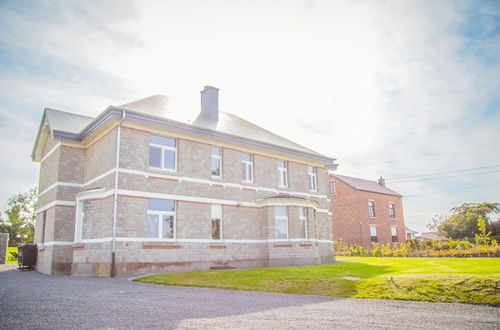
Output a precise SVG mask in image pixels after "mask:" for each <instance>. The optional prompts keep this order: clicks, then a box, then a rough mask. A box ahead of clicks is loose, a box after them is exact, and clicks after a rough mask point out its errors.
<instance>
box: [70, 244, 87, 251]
mask: <svg viewBox="0 0 500 330" xmlns="http://www.w3.org/2000/svg"><path fill="white" fill-rule="evenodd" d="M72 247H73V250H83V248H84V247H85V244H84V243H75V244H73V245H72Z"/></svg>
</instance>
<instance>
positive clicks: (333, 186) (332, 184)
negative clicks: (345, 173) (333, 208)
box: [330, 181, 337, 195]
mask: <svg viewBox="0 0 500 330" xmlns="http://www.w3.org/2000/svg"><path fill="white" fill-rule="evenodd" d="M336 193H337V185H336V184H335V181H330V194H332V195H335V194H336Z"/></svg>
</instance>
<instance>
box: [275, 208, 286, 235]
mask: <svg viewBox="0 0 500 330" xmlns="http://www.w3.org/2000/svg"><path fill="white" fill-rule="evenodd" d="M274 230H275V237H276V239H288V210H287V208H286V206H276V207H275V208H274Z"/></svg>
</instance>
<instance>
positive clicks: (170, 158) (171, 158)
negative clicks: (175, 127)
mask: <svg viewBox="0 0 500 330" xmlns="http://www.w3.org/2000/svg"><path fill="white" fill-rule="evenodd" d="M149 166H150V167H154V168H161V169H165V170H168V171H176V170H177V140H176V139H172V138H166V137H163V136H156V135H150V136H149Z"/></svg>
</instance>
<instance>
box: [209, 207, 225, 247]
mask: <svg viewBox="0 0 500 330" xmlns="http://www.w3.org/2000/svg"><path fill="white" fill-rule="evenodd" d="M211 222H212V239H222V205H215V204H214V205H212V217H211Z"/></svg>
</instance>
